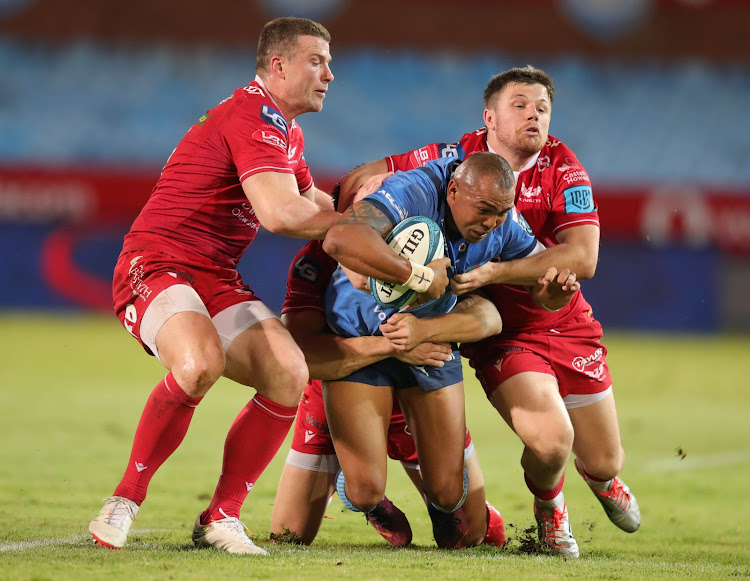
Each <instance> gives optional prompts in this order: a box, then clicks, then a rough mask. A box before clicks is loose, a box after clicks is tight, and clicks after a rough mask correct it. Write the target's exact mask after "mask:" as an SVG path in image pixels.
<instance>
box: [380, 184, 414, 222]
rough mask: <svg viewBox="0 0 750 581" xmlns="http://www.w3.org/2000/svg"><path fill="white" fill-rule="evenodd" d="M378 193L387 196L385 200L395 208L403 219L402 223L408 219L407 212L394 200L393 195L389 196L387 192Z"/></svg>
mask: <svg viewBox="0 0 750 581" xmlns="http://www.w3.org/2000/svg"><path fill="white" fill-rule="evenodd" d="M378 193H379V194H383V195H384V196H385V199H386V200H388V203H389V204H390V205H391V206H393V209H394V210H396V212H398V215H399V217H400V218H401V220H400V222H403V221H404V220H406V218H407V217H408V216H407V215H406V210H404V209H403V208H402V207H401V206H399V205H398V204H397V203H396V200H394V199H393V196H391V194H389V193H388V192H386V191H385V190H378Z"/></svg>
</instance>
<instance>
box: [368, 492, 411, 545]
mask: <svg viewBox="0 0 750 581" xmlns="http://www.w3.org/2000/svg"><path fill="white" fill-rule="evenodd" d="M365 518H366V519H367V522H368V523H370V524H371V525H372V526H373V528H374V529H375V530H376V531H378V532H379V533H380V535H381V536H382V537H383V538H384V539H385V540H386V541H388V542H389V543H390V544H392V545H393V546H394V547H406V546H407V545H408V544H409V543H411V526H409V521H408V520H407V518H406V515H405V514H404V513H403V512H402V511H401V510H400V509H399V508H398V507H397V506H396V505H394V504H393V503H392V502H391V501H390V500H388V498H386V497H385V496H384V497H383V500H381V501H380V502H379V503H378V505H377V506H376V507H375V508H373V509H372V510H371V511H370V512H366V513H365Z"/></svg>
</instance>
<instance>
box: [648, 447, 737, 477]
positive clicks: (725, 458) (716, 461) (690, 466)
mask: <svg viewBox="0 0 750 581" xmlns="http://www.w3.org/2000/svg"><path fill="white" fill-rule="evenodd" d="M746 463H750V450H735V451H733V452H724V453H722V454H712V455H710V456H695V455H690V453H689V452H688V454H687V456H686V457H685V458H683V459H682V460H680V459H679V458H677V457H675V458H670V459H669V460H664V459H662V460H652V461H650V462H645V463H644V464H643V467H642V468H641V471H642V472H650V473H654V472H685V471H690V470H706V469H709V468H718V467H721V466H733V465H735V464H746Z"/></svg>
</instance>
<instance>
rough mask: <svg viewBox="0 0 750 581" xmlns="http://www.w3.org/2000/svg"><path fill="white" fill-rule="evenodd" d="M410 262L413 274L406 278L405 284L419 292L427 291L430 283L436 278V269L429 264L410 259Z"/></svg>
mask: <svg viewBox="0 0 750 581" xmlns="http://www.w3.org/2000/svg"><path fill="white" fill-rule="evenodd" d="M409 264H411V275H409V278H408V279H406V282H405V283H404V286H405V287H408V288H410V289H412V290H415V291H417V292H418V293H423V292H425V291H426V290H427V289H428V288H430V285H431V284H432V281H433V280H434V278H435V271H434V270H432V269H431V268H430V267H429V266H423V265H421V264H418V263H416V262H412V261H411V260H410V261H409Z"/></svg>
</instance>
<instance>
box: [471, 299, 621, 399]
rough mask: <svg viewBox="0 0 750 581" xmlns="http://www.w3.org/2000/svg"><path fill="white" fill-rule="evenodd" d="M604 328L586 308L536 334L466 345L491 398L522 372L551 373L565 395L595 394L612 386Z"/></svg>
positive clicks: (524, 334) (561, 394)
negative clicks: (504, 384)
mask: <svg viewBox="0 0 750 581" xmlns="http://www.w3.org/2000/svg"><path fill="white" fill-rule="evenodd" d="M601 338H602V326H601V325H600V324H599V322H598V321H597V320H596V319H594V318H593V316H592V315H591V313H590V312H583V313H581V314H579V315H578V316H576V317H574V318H572V319H569V320H567V321H565V322H563V324H561V325H560V326H559V327H556V328H555V329H552V330H549V331H543V332H536V333H519V334H517V335H511V336H508V337H505V336H504V335H502V334H501V335H499V336H496V337H491V338H490V339H489V340H485V341H482V342H480V343H475V344H470V345H465V346H462V348H461V352H462V354H463V355H464V356H465V357H468V359H469V363H470V364H471V366H472V367H473V368H474V369H475V370H476V375H477V379H479V382H480V383H481V384H482V387H483V388H484V391H485V393H486V394H487V397H488V398H490V399H491V397H492V394H493V392H494V391H495V390H496V389H497V387H498V386H499V385H500V384H501V383H503V382H504V381H505V380H507V379H509V378H511V377H513V376H514V375H517V374H519V373H523V372H524V371H536V372H538V373H547V374H549V375H551V376H553V377H554V378H555V379H556V380H557V385H558V388H559V390H560V396H561V397H562V398H565V397H567V396H569V395H573V396H577V395H592V394H597V393H601V392H604V391H606V390H607V389H609V388H610V387H611V385H612V378H611V377H610V374H609V366H608V365H607V348H606V347H605V346H604V345H603V344H602V343H601Z"/></svg>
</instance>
